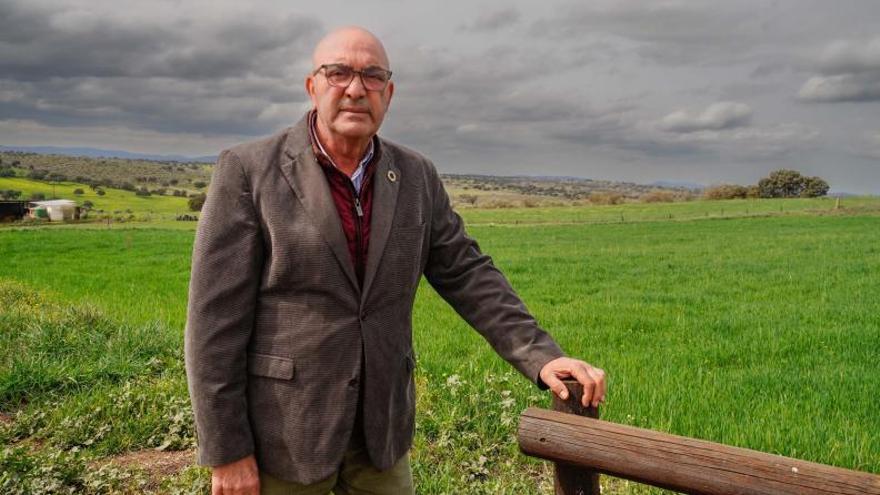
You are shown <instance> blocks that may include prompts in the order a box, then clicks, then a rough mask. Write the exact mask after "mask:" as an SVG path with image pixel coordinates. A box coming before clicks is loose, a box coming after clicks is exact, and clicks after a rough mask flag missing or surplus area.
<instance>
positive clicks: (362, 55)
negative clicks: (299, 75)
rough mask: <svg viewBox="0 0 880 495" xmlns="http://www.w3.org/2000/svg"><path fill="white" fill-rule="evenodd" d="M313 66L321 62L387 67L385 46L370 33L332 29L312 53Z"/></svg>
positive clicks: (356, 29)
mask: <svg viewBox="0 0 880 495" xmlns="http://www.w3.org/2000/svg"><path fill="white" fill-rule="evenodd" d="M312 61H313V62H314V65H315V67H318V66H320V65H323V64H335V63H346V64H349V65H362V66H364V67H366V66H369V65H377V66H380V67H388V56H387V55H386V54H385V48H384V47H383V46H382V42H380V41H379V39H378V38H376V37H375V36H374V35H373V34H372V33H370V32H368V31H365V30H362V29H359V28H353V29H351V28H348V29H341V30H337V31H334V32H332V33H330V34H328V35H327V36H325V37H324V39H322V40H321V41H320V42H319V43H318V45H317V46H316V47H315V52H314V53H313V55H312Z"/></svg>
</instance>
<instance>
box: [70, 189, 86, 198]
mask: <svg viewBox="0 0 880 495" xmlns="http://www.w3.org/2000/svg"><path fill="white" fill-rule="evenodd" d="M73 194H76V195H77V196H82V195H83V194H85V191H83V190H82V189H80V188H76V189H74V190H73Z"/></svg>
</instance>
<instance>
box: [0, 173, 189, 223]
mask: <svg viewBox="0 0 880 495" xmlns="http://www.w3.org/2000/svg"><path fill="white" fill-rule="evenodd" d="M0 189H14V190H16V191H22V197H24V198H28V197H30V195H31V194H33V193H36V192H41V193H43V194H45V195H46V199H51V198H52V197H53V194H52V190H53V189H52V184H50V183H48V182H42V181H37V180H32V179H24V178H15V177H0ZM76 189H82V190H83V192H84V194H82V195H79V196H77V195H74V194H73V191H74V190H76ZM104 191H105V192H106V194H105V195H104V196H99V195H98V194H96V193H95V191H93V190H91V189H90V188H89V187H88V186H86V185H85V184H78V183H76V182H59V183H57V184H56V185H55V196H56V197H58V198H64V199H72V200H74V201H76V202H77V203H78V204H80V205H82V203H83V201H86V200H88V201H91V202H92V203H94V205H95V206H94V209H95V210H104V212H106V213H113V212H116V211H118V212H124V211H126V210H131V211H132V212H133V213H134V214H135V215H138V216H143V215H156V216H159V217H162V218H168V217H173V216H175V215H179V214H183V213H192V212H190V211H189V207H188V206H187V198H179V197H173V196H137V195H135V193H133V192H131V191H124V190H122V189H110V188H106V189H104Z"/></svg>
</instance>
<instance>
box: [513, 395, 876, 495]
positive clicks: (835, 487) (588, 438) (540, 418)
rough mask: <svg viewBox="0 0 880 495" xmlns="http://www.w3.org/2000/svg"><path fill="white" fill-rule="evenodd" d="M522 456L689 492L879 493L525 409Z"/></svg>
mask: <svg viewBox="0 0 880 495" xmlns="http://www.w3.org/2000/svg"><path fill="white" fill-rule="evenodd" d="M519 445H520V449H521V450H522V451H523V453H525V454H527V455H531V456H535V457H540V458H543V459H547V460H551V461H554V462H557V463H565V464H569V465H572V466H578V467H581V468H586V469H589V470H593V471H598V472H601V473H604V474H608V475H611V476H616V477H620V478H626V479H630V480H634V481H638V482H641V483H646V484H650V485H654V486H658V487H662V488H668V489H671V490H676V491H680V492H683V493H692V494H711V495H727V494H730V495H734V494H736V495H789V494H790V495H832V494H833V495H865V494H868V495H880V476H877V475H874V474H870V473H863V472H859V471H852V470H849V469H842V468H837V467H832V466H826V465H824V464H817V463H813V462H807V461H801V460H797V459H791V458H788V457H783V456H778V455H773V454H767V453H763V452H757V451H754V450H748V449H743V448H738V447H730V446H727V445H721V444H717V443H713V442H708V441H704V440H696V439H692V438H686V437H680V436H676V435H670V434H667V433H660V432H656V431H652V430H645V429H642V428H636V427H632V426H625V425H619V424H614V423H609V422H606V421H602V420H599V419H593V418H587V417H581V416H576V415H573V414H565V413H561V412H556V411H547V410H543V409H537V408H528V409H526V410H525V411H524V412H523V414H522V416H521V418H520V426H519Z"/></svg>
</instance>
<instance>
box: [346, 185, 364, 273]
mask: <svg viewBox="0 0 880 495" xmlns="http://www.w3.org/2000/svg"><path fill="white" fill-rule="evenodd" d="M349 185H350V186H351V193H352V195H353V196H354V213H355V219H354V239H355V250H356V252H355V264H356V266H355V270H357V271H358V273H360V274H361V276H363V273H362V271H363V270H364V269H365V267H364V259H363V252H364V232H363V219H364V209H363V208H362V207H361V198H360V193H358V191H357V190H356V189H355V188H354V184H352V183H351V182H349ZM360 282H361V283H363V280H361V281H360Z"/></svg>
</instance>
